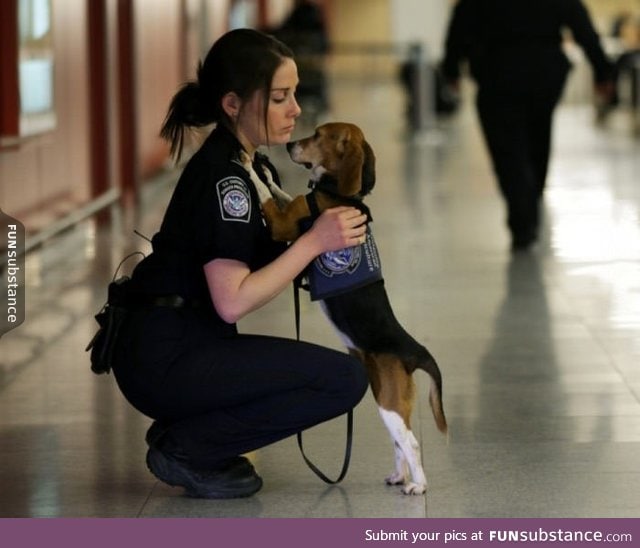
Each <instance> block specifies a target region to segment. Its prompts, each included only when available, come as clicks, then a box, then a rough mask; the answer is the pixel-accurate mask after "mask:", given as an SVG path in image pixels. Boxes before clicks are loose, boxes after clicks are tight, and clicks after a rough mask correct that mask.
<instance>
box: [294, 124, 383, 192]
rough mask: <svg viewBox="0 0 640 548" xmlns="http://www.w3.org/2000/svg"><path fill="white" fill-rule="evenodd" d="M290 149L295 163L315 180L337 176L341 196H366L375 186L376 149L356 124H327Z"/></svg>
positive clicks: (295, 142)
mask: <svg viewBox="0 0 640 548" xmlns="http://www.w3.org/2000/svg"><path fill="white" fill-rule="evenodd" d="M287 150H288V151H289V156H291V159H292V160H293V161H294V162H296V163H298V164H302V165H304V166H305V167H306V168H308V169H310V170H311V177H312V178H313V179H314V180H316V181H317V180H319V179H320V177H322V176H323V175H325V174H327V175H330V176H333V177H335V178H336V180H337V182H338V189H337V190H338V194H340V196H344V197H350V196H351V197H352V196H360V197H362V196H365V195H366V194H368V193H369V192H371V190H372V189H373V186H374V185H375V182H376V171H375V156H374V154H373V150H372V149H371V147H370V146H369V143H367V141H365V138H364V134H363V133H362V130H361V129H360V128H359V127H358V126H356V125H354V124H347V123H342V122H333V123H329V124H323V125H321V126H318V127H317V128H316V131H315V133H314V134H313V135H311V136H310V137H306V138H305V139H300V140H299V141H293V142H291V143H289V144H288V145H287Z"/></svg>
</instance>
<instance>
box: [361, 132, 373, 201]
mask: <svg viewBox="0 0 640 548" xmlns="http://www.w3.org/2000/svg"><path fill="white" fill-rule="evenodd" d="M362 150H363V151H364V163H363V164H362V183H361V184H362V188H361V189H360V195H361V196H366V195H367V194H369V192H371V191H372V190H373V187H374V185H375V184H376V157H375V155H374V153H373V149H372V148H371V147H370V146H369V143H367V142H366V141H364V142H363V143H362Z"/></svg>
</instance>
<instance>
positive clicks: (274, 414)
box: [113, 307, 368, 469]
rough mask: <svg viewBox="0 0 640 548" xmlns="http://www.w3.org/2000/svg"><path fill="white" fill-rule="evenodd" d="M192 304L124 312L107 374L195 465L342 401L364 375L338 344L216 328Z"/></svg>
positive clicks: (254, 443)
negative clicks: (219, 331)
mask: <svg viewBox="0 0 640 548" xmlns="http://www.w3.org/2000/svg"><path fill="white" fill-rule="evenodd" d="M214 329H215V328H214V326H213V325H212V324H211V323H210V322H208V321H206V319H205V318H203V317H202V315H201V313H199V312H198V311H197V310H193V309H170V308H161V307H155V308H149V309H137V310H133V311H131V312H130V313H129V318H128V319H127V320H126V324H125V326H124V329H123V335H122V337H121V338H120V340H119V342H118V346H117V349H116V364H115V365H114V368H113V370H114V375H115V377H116V380H117V382H118V385H119V387H120V389H121V391H122V393H123V394H124V396H125V397H126V398H127V400H128V401H129V402H130V403H131V404H132V405H133V406H134V407H135V408H137V409H138V410H139V411H141V412H142V413H144V414H145V415H147V416H149V417H151V418H153V419H156V421H158V423H161V424H162V425H163V430H164V432H165V433H164V435H163V438H162V440H163V444H164V445H163V446H162V447H165V448H168V450H170V451H175V452H179V453H180V454H181V456H184V457H186V458H187V460H188V462H189V463H190V464H191V465H192V466H194V467H197V468H203V469H204V468H208V467H212V466H215V465H216V463H218V462H220V461H222V460H224V459H226V458H229V457H233V456H237V455H240V454H243V453H246V452H248V451H252V450H255V449H258V448H260V447H264V446H266V445H268V444H271V443H274V442H276V441H279V440H282V439H284V438H286V437H288V436H291V435H293V434H296V433H297V432H300V431H302V430H304V429H306V428H309V427H311V426H314V425H316V424H319V423H321V422H324V421H326V420H329V419H332V418H334V417H337V416H339V415H341V414H343V413H345V412H347V411H348V410H350V409H352V408H353V407H354V406H355V405H356V404H357V403H358V402H359V401H360V400H361V399H362V397H363V396H364V394H365V392H366V390H367V386H368V382H367V377H366V373H365V369H364V366H363V365H362V364H361V363H360V362H359V361H358V360H356V359H355V358H353V357H351V356H349V355H348V354H346V353H343V352H338V351H335V350H331V349H328V348H324V347H321V346H317V345H313V344H308V343H303V342H298V341H294V340H289V339H282V338H275V337H266V336H256V335H234V336H230V337H225V338H220V337H216V335H215V331H214Z"/></svg>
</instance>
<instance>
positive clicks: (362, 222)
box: [307, 206, 367, 255]
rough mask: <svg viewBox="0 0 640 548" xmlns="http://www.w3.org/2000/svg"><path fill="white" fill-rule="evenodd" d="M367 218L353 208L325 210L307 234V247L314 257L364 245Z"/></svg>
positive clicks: (342, 207)
mask: <svg viewBox="0 0 640 548" xmlns="http://www.w3.org/2000/svg"><path fill="white" fill-rule="evenodd" d="M366 222H367V216H366V215H365V214H363V213H362V212H361V211H360V210H359V209H356V208H354V207H344V206H341V207H334V208H331V209H327V210H325V211H324V212H323V213H322V214H321V215H320V217H318V218H317V219H316V221H315V222H314V223H313V226H312V227H311V229H310V230H309V232H308V233H307V236H308V237H307V239H308V241H309V245H312V246H315V249H317V253H316V255H320V254H321V253H326V252H327V251H337V250H339V249H343V248H345V247H352V246H355V245H359V244H362V243H364V241H365V232H366V230H367V225H366Z"/></svg>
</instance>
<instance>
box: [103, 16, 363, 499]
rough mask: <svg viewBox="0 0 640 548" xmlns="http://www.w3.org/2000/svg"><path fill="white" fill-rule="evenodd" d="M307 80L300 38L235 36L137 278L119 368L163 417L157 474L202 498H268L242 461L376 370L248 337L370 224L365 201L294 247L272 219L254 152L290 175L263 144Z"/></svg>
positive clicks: (200, 93)
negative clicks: (277, 238) (265, 314)
mask: <svg viewBox="0 0 640 548" xmlns="http://www.w3.org/2000/svg"><path fill="white" fill-rule="evenodd" d="M297 85H298V75H297V70H296V65H295V62H294V60H293V55H292V53H291V51H290V50H289V49H288V48H287V47H286V46H285V45H283V44H282V43H281V42H279V41H277V40H275V39H274V38H272V37H270V36H268V35H265V34H262V33H260V32H257V31H254V30H249V29H240V30H234V31H231V32H229V33H227V34H225V35H224V36H222V37H221V38H220V39H219V40H218V41H217V42H216V43H214V44H213V46H212V48H211V50H210V51H209V53H208V55H207V57H206V58H205V60H204V62H203V63H202V64H201V65H200V67H199V69H198V75H197V79H196V80H195V81H192V82H189V83H187V84H186V85H185V86H183V87H182V88H181V89H180V90H179V91H178V92H177V93H176V95H175V96H174V98H173V100H172V102H171V106H170V108H169V112H168V115H167V118H166V120H165V123H164V126H163V129H162V135H163V136H164V137H165V138H167V139H168V140H169V141H170V142H171V146H172V152H173V153H174V154H175V156H176V157H177V158H179V157H180V154H181V152H182V146H183V137H184V132H185V131H186V130H187V129H188V128H190V127H204V126H208V125H210V124H213V126H214V129H213V130H212V131H211V134H210V135H209V136H208V137H207V139H206V140H205V142H204V143H203V144H202V146H201V147H200V149H199V150H198V151H197V152H196V153H195V154H194V155H193V156H192V157H191V159H190V160H189V162H188V163H187V165H186V167H185V168H184V170H183V173H182V175H181V177H180V180H179V181H178V184H177V186H176V188H175V190H174V194H173V196H172V198H171V201H170V203H169V206H168V208H167V210H166V213H165V216H164V219H163V222H162V225H161V228H160V231H159V232H158V233H157V234H156V235H155V236H154V237H153V252H152V253H151V254H150V255H149V256H148V257H147V258H145V259H144V260H143V261H142V262H141V263H140V264H139V265H138V266H137V267H136V269H135V271H134V273H133V275H132V281H131V282H130V287H131V296H130V301H131V306H130V307H129V308H130V311H129V314H128V318H127V320H126V322H125V324H124V326H123V335H122V336H121V338H120V340H119V341H118V343H117V347H116V354H115V355H116V363H115V365H114V374H115V377H116V379H117V382H118V384H119V387H120V389H121V391H122V393H123V394H124V395H125V397H126V398H127V399H128V401H129V402H130V403H131V404H132V405H133V406H134V407H136V408H137V409H138V410H139V411H141V412H142V413H144V414H145V415H147V416H149V417H151V418H153V419H155V421H154V422H153V424H152V425H151V428H150V429H149V431H148V433H147V442H148V444H149V451H148V453H147V465H148V467H149V469H150V470H151V472H152V473H153V474H154V475H156V476H157V477H158V478H159V479H160V480H162V481H163V482H165V483H168V484H169V485H176V486H182V487H184V488H185V489H186V492H187V494H188V495H191V496H195V497H206V498H231V497H242V496H249V495H251V494H253V493H255V492H256V491H258V490H259V489H260V488H261V486H262V479H261V478H260V476H258V474H257V473H256V471H255V469H254V468H253V466H252V464H251V463H250V462H249V461H248V460H247V459H246V458H245V457H242V456H241V455H242V454H243V453H246V452H249V451H252V450H255V449H258V448H260V447H264V446H266V445H268V444H271V443H273V442H276V441H278V440H281V439H283V438H285V437H288V436H291V435H292V434H295V433H297V432H299V431H302V430H304V429H305V428H308V427H310V426H313V425H315V424H318V423H321V422H323V421H326V420H328V419H331V418H334V417H336V416H338V415H340V414H342V413H345V412H346V411H348V410H349V409H351V408H353V407H354V406H355V405H356V404H357V403H358V402H359V401H360V399H361V398H362V397H363V395H364V393H365V392H366V389H367V379H366V374H365V371H364V369H363V367H362V365H361V364H360V363H359V362H358V361H357V360H356V359H353V358H351V357H350V356H348V355H346V354H344V353H341V352H337V351H334V350H330V349H327V348H323V347H319V346H315V345H311V344H307V343H302V342H297V341H293V340H288V339H281V338H275V337H268V336H260V335H247V334H239V333H238V330H237V328H236V325H235V322H237V321H238V320H239V319H240V318H242V317H243V316H245V315H246V314H248V313H250V312H252V311H254V310H256V309H258V308H260V307H261V306H263V305H264V304H266V303H268V302H269V301H271V300H272V299H273V298H274V297H276V296H277V295H278V294H279V293H280V292H282V291H283V290H284V289H285V288H287V287H289V284H290V283H291V281H292V280H293V279H294V278H295V277H296V276H297V275H298V274H299V273H300V272H302V271H303V270H304V269H305V267H306V266H307V265H308V264H309V263H310V262H311V261H312V260H313V259H314V258H315V257H316V256H317V255H319V254H321V253H324V252H327V251H333V250H337V249H341V248H344V247H347V246H353V245H356V244H357V243H359V241H360V240H361V238H362V237H363V235H364V233H365V225H364V223H365V220H366V219H365V216H364V215H362V214H361V213H360V212H359V211H358V210H356V209H352V208H336V209H333V210H329V211H327V212H325V213H324V214H323V215H322V216H321V217H320V218H319V219H317V221H316V222H315V224H314V225H313V227H312V228H311V229H310V230H309V231H308V232H306V233H305V234H304V235H303V236H301V237H300V238H299V239H298V240H297V241H295V242H294V243H293V244H291V245H290V246H288V247H287V246H285V245H283V244H280V243H276V242H274V241H272V240H271V238H270V236H269V233H268V231H267V228H266V226H265V224H264V223H263V220H262V217H261V213H260V207H259V202H258V197H257V195H256V193H255V190H254V188H253V185H252V183H251V182H250V179H249V177H248V174H247V173H246V171H245V170H244V169H243V167H242V165H241V163H240V162H239V155H240V153H241V151H244V152H246V153H248V154H249V155H250V156H251V157H252V158H253V164H254V169H255V170H256V172H258V173H260V174H262V173H264V172H266V171H269V172H270V173H271V176H272V177H273V178H274V179H275V180H276V181H278V175H277V173H276V171H275V169H274V167H273V166H272V165H271V164H270V163H269V161H268V160H267V159H266V157H265V156H263V155H262V154H260V153H258V152H257V149H258V147H260V146H262V145H276V144H285V143H286V142H288V141H289V140H290V137H291V133H292V131H293V129H294V126H295V122H296V118H297V117H298V116H299V115H300V107H299V106H298V104H297V102H296V99H295V91H296V86H297Z"/></svg>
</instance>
